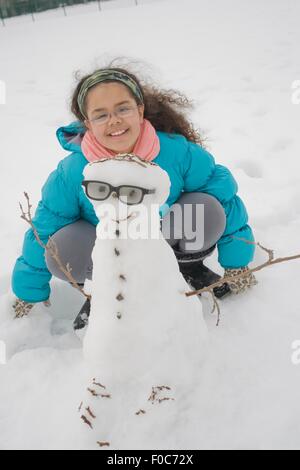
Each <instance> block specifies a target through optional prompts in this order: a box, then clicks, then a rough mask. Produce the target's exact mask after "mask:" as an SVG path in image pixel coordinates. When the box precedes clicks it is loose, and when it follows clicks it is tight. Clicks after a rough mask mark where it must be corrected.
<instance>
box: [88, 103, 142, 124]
mask: <svg viewBox="0 0 300 470" xmlns="http://www.w3.org/2000/svg"><path fill="white" fill-rule="evenodd" d="M136 109H137V106H130V105H126V106H120V107H118V108H117V109H116V110H115V111H113V112H112V113H106V112H102V113H101V114H99V116H97V117H96V118H94V119H89V121H90V122H94V123H95V124H100V125H102V124H106V123H107V122H108V121H109V120H110V119H111V116H112V115H114V116H116V117H118V118H125V117H131V116H133V115H134V113H135V110H136Z"/></svg>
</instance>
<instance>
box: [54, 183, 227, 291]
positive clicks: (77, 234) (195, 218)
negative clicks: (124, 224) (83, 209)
mask: <svg viewBox="0 0 300 470" xmlns="http://www.w3.org/2000/svg"><path fill="white" fill-rule="evenodd" d="M199 208H200V209H201V210H199ZM225 226H226V215H225V212H224V209H223V207H222V205H221V204H220V203H219V201H218V200H217V199H216V198H214V197H213V196H210V195H208V194H205V193H196V192H195V193H183V194H182V195H181V197H180V198H179V199H178V201H177V202H176V204H174V205H173V206H171V208H170V212H169V213H168V214H167V215H166V216H165V217H164V218H163V220H162V233H163V235H164V237H165V239H166V240H167V242H168V243H169V244H170V245H171V246H172V247H174V248H175V245H176V249H177V250H179V251H181V252H183V253H195V252H198V253H201V252H204V251H206V250H208V249H209V248H211V247H213V246H214V245H215V244H216V243H217V241H218V240H219V239H220V238H221V236H222V235H223V233H224V230H225ZM191 230H193V234H194V237H193V238H192V237H191V236H190V235H189V236H188V237H187V236H186V233H190V232H191ZM198 234H200V236H199V237H198V238H199V240H200V244H199V243H197V244H196V245H193V243H191V240H193V239H195V237H196V238H197V235H198ZM52 239H53V240H54V241H55V243H56V245H57V248H58V252H59V255H60V259H61V260H62V262H63V264H64V265H66V264H67V263H69V264H70V266H71V268H72V275H73V277H74V278H75V279H76V281H77V282H78V283H84V281H85V279H86V278H87V279H92V272H93V263H92V258H91V254H92V251H93V247H94V244H95V240H96V227H95V226H94V225H92V224H90V223H89V222H87V221H85V220H84V219H80V220H78V221H77V222H74V223H73V224H69V225H66V226H65V227H63V228H62V229H60V230H58V231H57V232H56V233H55V234H54V235H52ZM195 246H197V249H195ZM46 264H47V267H48V269H49V271H50V273H51V274H52V275H53V276H55V277H57V278H59V279H62V280H63V281H67V278H66V277H65V275H64V274H63V272H62V271H61V270H60V269H59V267H58V266H57V264H56V262H55V260H54V259H53V258H52V257H51V255H50V254H49V252H48V251H46Z"/></svg>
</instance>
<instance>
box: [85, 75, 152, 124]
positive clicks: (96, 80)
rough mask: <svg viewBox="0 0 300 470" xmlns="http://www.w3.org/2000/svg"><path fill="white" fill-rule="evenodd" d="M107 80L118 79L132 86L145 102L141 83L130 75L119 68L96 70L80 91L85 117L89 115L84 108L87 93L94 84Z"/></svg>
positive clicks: (135, 94) (133, 90) (141, 100)
mask: <svg viewBox="0 0 300 470" xmlns="http://www.w3.org/2000/svg"><path fill="white" fill-rule="evenodd" d="M106 80H116V81H118V82H122V83H124V85H126V86H127V87H128V88H130V90H131V91H132V93H133V94H134V96H136V97H137V98H138V99H139V100H140V102H141V103H143V102H144V99H143V94H142V91H141V89H140V87H139V85H138V84H137V83H136V81H135V80H133V79H132V78H131V77H130V76H129V75H127V74H126V73H123V72H119V71H117V70H113V69H106V70H98V71H97V72H95V73H94V74H93V75H91V76H90V77H88V78H87V79H86V80H85V81H84V82H83V84H82V85H81V88H80V91H79V93H78V98H77V103H78V106H79V109H80V112H81V114H82V115H83V116H84V117H87V116H86V115H85V110H84V100H85V97H86V95H87V92H88V91H89V89H90V88H91V87H92V86H94V85H97V84H98V83H101V82H105V81H106Z"/></svg>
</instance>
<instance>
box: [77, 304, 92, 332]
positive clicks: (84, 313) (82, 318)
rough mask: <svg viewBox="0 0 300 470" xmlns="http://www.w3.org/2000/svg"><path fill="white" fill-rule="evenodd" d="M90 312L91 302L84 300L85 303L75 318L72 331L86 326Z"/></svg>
mask: <svg viewBox="0 0 300 470" xmlns="http://www.w3.org/2000/svg"><path fill="white" fill-rule="evenodd" d="M90 312H91V301H90V299H86V301H85V303H84V304H83V306H82V307H81V310H80V312H79V313H78V315H77V317H76V318H75V320H74V322H73V328H74V330H81V329H82V328H84V327H85V326H86V325H87V324H88V322H89V316H90Z"/></svg>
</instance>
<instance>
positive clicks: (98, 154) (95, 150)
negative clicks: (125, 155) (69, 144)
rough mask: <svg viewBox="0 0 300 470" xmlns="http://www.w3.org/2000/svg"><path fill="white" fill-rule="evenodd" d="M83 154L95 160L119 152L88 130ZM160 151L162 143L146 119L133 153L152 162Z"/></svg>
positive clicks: (82, 148) (90, 160) (82, 145)
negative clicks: (104, 143)
mask: <svg viewBox="0 0 300 470" xmlns="http://www.w3.org/2000/svg"><path fill="white" fill-rule="evenodd" d="M81 150H82V152H83V155H84V156H85V158H86V159H87V160H88V161H89V162H95V161H97V160H99V159H100V158H103V157H107V158H114V157H115V156H116V155H117V153H115V152H113V151H112V150H109V149H108V148H106V147H104V146H103V145H102V144H100V142H99V141H98V140H97V139H96V137H95V136H94V134H93V133H92V132H91V131H87V132H86V133H85V134H84V137H83V139H82V142H81ZM159 152H160V143H159V139H158V136H157V134H156V131H155V129H154V127H153V126H152V124H151V122H150V121H148V120H147V119H144V121H143V123H142V125H141V131H140V135H139V138H138V140H137V141H136V144H135V146H134V148H133V151H132V153H135V154H136V155H137V156H138V157H140V158H142V159H143V160H146V161H147V162H151V161H152V160H153V159H154V158H155V157H157V155H158V154H159Z"/></svg>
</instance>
